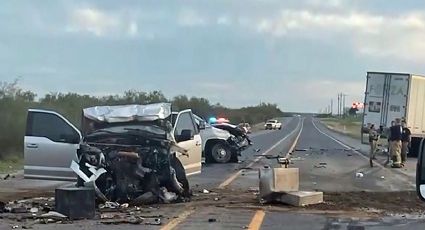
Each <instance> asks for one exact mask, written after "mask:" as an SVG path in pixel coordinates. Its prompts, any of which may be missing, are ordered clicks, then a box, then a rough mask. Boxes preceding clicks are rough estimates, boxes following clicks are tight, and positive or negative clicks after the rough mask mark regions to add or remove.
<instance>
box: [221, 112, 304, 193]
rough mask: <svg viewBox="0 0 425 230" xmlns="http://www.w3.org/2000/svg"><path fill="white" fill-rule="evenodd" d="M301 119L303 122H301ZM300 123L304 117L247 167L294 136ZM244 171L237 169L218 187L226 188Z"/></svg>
mask: <svg viewBox="0 0 425 230" xmlns="http://www.w3.org/2000/svg"><path fill="white" fill-rule="evenodd" d="M300 121H301V122H300ZM300 124H301V126H302V125H303V122H302V119H298V124H297V127H295V129H294V130H292V131H291V132H290V133H289V134H288V135H286V136H285V137H283V138H282V139H281V140H279V141H278V142H276V144H274V145H273V146H272V147H270V148H269V149H267V150H266V151H265V152H263V153H262V154H261V156H258V157H256V158H255V159H254V161H253V162H251V163H249V164H248V165H247V166H246V167H247V168H250V167H252V166H253V165H254V164H255V163H257V162H258V161H259V160H260V159H261V158H262V156H264V155H267V154H268V153H269V152H271V151H272V150H273V149H274V148H276V147H277V146H279V145H280V144H281V143H282V142H284V141H285V140H286V139H288V138H289V137H290V136H292V134H294V133H295V132H296V131H297V130H298V128H299V126H300ZM242 172H243V169H241V170H239V171H237V172H236V173H234V174H233V175H231V176H230V177H228V178H227V179H226V180H225V181H223V182H222V183H221V184H220V185H219V186H218V188H219V189H223V188H225V187H226V186H228V185H229V184H230V183H232V182H233V181H234V180H235V179H236V178H237V177H238V176H239V175H241V174H242Z"/></svg>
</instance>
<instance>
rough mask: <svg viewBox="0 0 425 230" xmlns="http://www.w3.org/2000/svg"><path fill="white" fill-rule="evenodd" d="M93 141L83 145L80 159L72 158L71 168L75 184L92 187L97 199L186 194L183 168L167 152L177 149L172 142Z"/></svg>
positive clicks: (149, 199) (164, 199)
mask: <svg viewBox="0 0 425 230" xmlns="http://www.w3.org/2000/svg"><path fill="white" fill-rule="evenodd" d="M149 143H155V142H154V141H151V142H149ZM93 145H94V146H91V145H82V146H83V147H82V148H81V152H80V156H79V162H76V161H72V163H71V169H72V170H73V171H74V172H75V173H76V174H77V176H78V183H77V186H84V187H93V188H94V190H95V192H96V195H97V198H98V199H99V201H101V202H108V201H112V202H119V203H131V204H135V205H143V204H151V203H171V202H174V201H184V200H186V199H187V198H188V197H189V194H190V192H189V191H188V190H189V188H188V185H187V186H186V187H184V185H183V184H184V181H179V179H180V180H181V178H183V179H186V175H185V174H184V169H183V168H179V166H181V163H180V162H179V160H178V159H177V157H176V156H175V154H172V153H171V152H170V151H171V149H179V147H178V146H175V147H173V148H172V147H171V146H172V145H175V144H174V143H170V142H169V141H167V140H162V141H159V142H158V141H157V142H156V144H154V145H153V146H149V147H146V146H128V145H125V146H124V145H123V146H120V145H102V144H99V143H94V144H93ZM164 146H165V147H164ZM179 150H180V151H181V149H179ZM181 167H182V166H181ZM178 173H180V174H179V175H178ZM178 178H179V179H178Z"/></svg>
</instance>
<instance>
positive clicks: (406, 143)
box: [401, 121, 412, 167]
mask: <svg viewBox="0 0 425 230" xmlns="http://www.w3.org/2000/svg"><path fill="white" fill-rule="evenodd" d="M401 126H402V127H403V132H402V134H401V167H404V165H405V164H406V161H407V152H408V151H409V147H410V145H411V141H412V137H411V135H412V133H411V132H410V129H409V128H407V124H406V122H405V121H403V122H402V124H401Z"/></svg>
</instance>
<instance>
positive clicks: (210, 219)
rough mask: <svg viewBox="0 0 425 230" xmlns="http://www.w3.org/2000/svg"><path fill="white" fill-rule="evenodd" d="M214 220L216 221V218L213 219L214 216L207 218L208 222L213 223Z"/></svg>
mask: <svg viewBox="0 0 425 230" xmlns="http://www.w3.org/2000/svg"><path fill="white" fill-rule="evenodd" d="M214 222H217V219H215V218H209V219H208V223H214Z"/></svg>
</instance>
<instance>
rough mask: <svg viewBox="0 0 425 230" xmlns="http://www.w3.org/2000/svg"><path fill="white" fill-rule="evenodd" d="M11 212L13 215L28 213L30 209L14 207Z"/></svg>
mask: <svg viewBox="0 0 425 230" xmlns="http://www.w3.org/2000/svg"><path fill="white" fill-rule="evenodd" d="M10 212H11V213H27V212H28V209H27V208H26V207H13V208H12V209H11V211H10Z"/></svg>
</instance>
